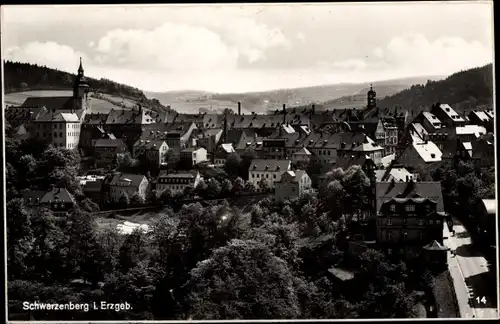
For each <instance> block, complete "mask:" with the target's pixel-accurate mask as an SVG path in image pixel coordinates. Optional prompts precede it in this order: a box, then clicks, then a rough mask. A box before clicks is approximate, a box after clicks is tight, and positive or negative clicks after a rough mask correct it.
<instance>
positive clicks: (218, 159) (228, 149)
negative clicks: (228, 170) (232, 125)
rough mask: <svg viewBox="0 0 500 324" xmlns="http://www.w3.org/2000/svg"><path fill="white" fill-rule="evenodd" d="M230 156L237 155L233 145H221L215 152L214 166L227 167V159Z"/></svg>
mask: <svg viewBox="0 0 500 324" xmlns="http://www.w3.org/2000/svg"><path fill="white" fill-rule="evenodd" d="M230 154H236V150H235V149H234V147H233V145H232V144H231V143H223V144H221V145H220V146H219V147H218V148H217V150H216V151H215V158H214V165H215V166H217V167H223V166H225V165H226V160H227V157H228V156H229V155H230Z"/></svg>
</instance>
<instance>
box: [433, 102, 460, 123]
mask: <svg viewBox="0 0 500 324" xmlns="http://www.w3.org/2000/svg"><path fill="white" fill-rule="evenodd" d="M438 108H439V109H441V111H443V112H444V113H445V114H446V115H447V116H448V117H449V118H450V119H452V120H453V121H456V122H464V121H465V119H463V118H462V116H460V115H459V114H457V112H456V111H455V110H454V109H453V108H451V107H450V105H448V104H440V105H439V107H438Z"/></svg>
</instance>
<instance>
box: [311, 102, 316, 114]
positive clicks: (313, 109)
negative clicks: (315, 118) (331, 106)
mask: <svg viewBox="0 0 500 324" xmlns="http://www.w3.org/2000/svg"><path fill="white" fill-rule="evenodd" d="M311 112H312V113H313V115H314V114H315V113H316V105H315V104H312V107H311Z"/></svg>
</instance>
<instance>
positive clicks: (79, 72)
mask: <svg viewBox="0 0 500 324" xmlns="http://www.w3.org/2000/svg"><path fill="white" fill-rule="evenodd" d="M78 76H79V77H82V76H83V66H82V58H81V57H80V66H79V67H78Z"/></svg>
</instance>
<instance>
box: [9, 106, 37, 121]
mask: <svg viewBox="0 0 500 324" xmlns="http://www.w3.org/2000/svg"><path fill="white" fill-rule="evenodd" d="M41 111H42V108H41V107H40V108H29V107H9V108H6V109H5V119H7V120H25V121H27V120H35V119H36V118H37V116H38V115H39V114H40V112H41Z"/></svg>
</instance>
